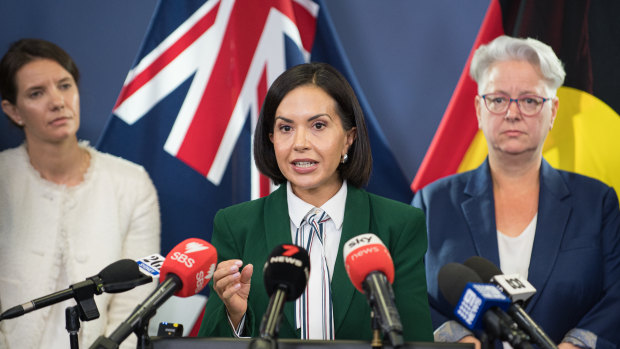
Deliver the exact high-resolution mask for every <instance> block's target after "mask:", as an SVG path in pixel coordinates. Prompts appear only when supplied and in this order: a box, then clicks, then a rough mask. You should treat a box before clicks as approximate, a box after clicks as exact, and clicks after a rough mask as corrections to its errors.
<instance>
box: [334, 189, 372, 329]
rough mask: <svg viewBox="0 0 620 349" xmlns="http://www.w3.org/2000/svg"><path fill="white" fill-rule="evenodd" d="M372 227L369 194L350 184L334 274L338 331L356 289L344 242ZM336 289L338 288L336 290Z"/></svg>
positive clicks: (335, 322) (335, 311)
mask: <svg viewBox="0 0 620 349" xmlns="http://www.w3.org/2000/svg"><path fill="white" fill-rule="evenodd" d="M369 229H370V205H369V202H368V195H367V194H366V193H364V192H363V191H362V190H360V189H357V188H355V187H354V186H351V185H349V186H348V187H347V201H346V204H345V213H344V222H343V224H342V235H341V236H340V244H339V246H338V257H336V265H335V267H334V274H333V276H332V283H331V286H332V304H333V306H334V331H335V333H338V330H339V329H340V326H342V324H343V323H344V317H345V314H346V313H347V310H348V309H349V307H350V306H351V301H352V300H353V295H354V294H355V292H356V290H355V287H354V286H353V284H352V283H351V280H349V275H348V274H347V271H346V270H345V267H344V257H343V255H342V251H343V247H344V243H345V242H347V241H348V240H349V239H351V238H353V237H355V236H357V235H360V234H365V233H368V232H369ZM334 290H337V291H336V292H334Z"/></svg>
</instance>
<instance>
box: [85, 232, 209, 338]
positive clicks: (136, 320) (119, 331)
mask: <svg viewBox="0 0 620 349" xmlns="http://www.w3.org/2000/svg"><path fill="white" fill-rule="evenodd" d="M216 263H217V252H216V251H215V247H213V245H211V244H210V243H208V242H206V241H204V240H201V239H196V238H190V239H187V240H185V241H183V242H181V243H180V244H178V245H176V246H175V247H174V248H173V249H172V250H171V251H170V253H168V255H167V256H166V259H165V260H164V263H163V264H162V266H161V269H160V271H159V272H160V277H159V282H160V284H159V286H157V289H155V291H153V293H151V295H150V296H148V298H147V299H146V300H145V301H144V302H142V304H140V305H138V306H137V307H136V309H134V311H133V313H132V314H131V315H130V316H129V317H128V318H127V319H126V320H125V321H123V322H122V323H121V324H120V325H119V326H118V327H117V328H116V329H115V330H114V332H112V333H111V334H110V336H109V337H108V338H106V337H104V336H100V337H99V338H98V339H97V340H96V341H95V342H94V343H93V344H92V345H91V346H90V348H106V349H107V348H118V345H119V344H120V343H121V342H122V341H123V340H125V339H126V338H127V337H128V336H129V335H130V334H131V333H132V332H133V331H136V330H138V331H142V330H144V331H146V327H147V326H148V320H149V319H150V318H151V317H153V315H155V313H156V311H157V308H159V307H160V306H161V305H162V304H163V303H164V302H165V301H166V300H168V298H170V297H171V296H172V295H173V294H174V295H176V296H179V297H189V296H192V295H194V294H196V293H198V292H200V291H201V290H202V289H203V288H204V287H205V286H206V285H207V283H208V282H209V280H210V279H211V277H212V276H213V272H214V271H215V264H216ZM139 337H140V336H139Z"/></svg>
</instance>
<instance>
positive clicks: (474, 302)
mask: <svg viewBox="0 0 620 349" xmlns="http://www.w3.org/2000/svg"><path fill="white" fill-rule="evenodd" d="M437 279H438V283H439V289H440V291H441V293H442V294H443V296H444V298H446V300H447V301H448V302H449V303H450V304H451V305H452V306H453V307H454V315H455V316H456V318H457V319H458V320H459V322H460V323H462V324H463V325H464V326H465V327H467V328H469V329H470V330H472V331H481V330H482V331H484V332H485V333H486V334H488V335H490V336H492V337H493V338H497V339H500V340H502V341H506V342H508V343H510V345H512V346H513V348H517V349H531V348H532V346H531V344H530V343H529V340H530V338H529V336H528V335H526V334H525V333H523V331H521V330H520V329H519V328H518V326H517V324H515V323H514V321H512V319H511V318H510V316H508V314H506V313H505V312H504V310H506V309H508V307H509V306H510V300H509V299H508V297H506V296H505V295H504V294H503V293H501V291H500V290H499V289H498V288H497V287H495V286H493V285H490V284H484V283H482V280H481V279H480V277H479V276H478V274H476V272H474V271H473V270H471V269H470V268H469V267H466V266H464V265H462V264H458V263H448V264H446V265H444V266H443V267H441V269H440V270H439V275H438V278H437Z"/></svg>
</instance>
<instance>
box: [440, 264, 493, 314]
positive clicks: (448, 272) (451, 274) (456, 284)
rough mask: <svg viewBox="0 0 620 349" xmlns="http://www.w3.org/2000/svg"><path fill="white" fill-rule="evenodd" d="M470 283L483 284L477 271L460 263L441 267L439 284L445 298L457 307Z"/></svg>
mask: <svg viewBox="0 0 620 349" xmlns="http://www.w3.org/2000/svg"><path fill="white" fill-rule="evenodd" d="M470 282H477V283H482V280H481V279H480V277H479V276H478V274H476V272H475V271H473V270H471V269H470V268H469V267H466V266H464V265H463V264H459V263H448V264H446V265H444V266H443V267H441V269H440V270H439V274H438V275H437V283H438V285H439V290H440V291H441V294H442V295H443V297H444V298H445V299H446V300H447V301H448V303H450V305H452V306H453V307H455V306H456V305H457V304H458V303H459V300H460V299H461V295H462V294H463V290H465V287H466V286H467V284H468V283H470Z"/></svg>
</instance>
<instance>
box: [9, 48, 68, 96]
mask: <svg viewBox="0 0 620 349" xmlns="http://www.w3.org/2000/svg"><path fill="white" fill-rule="evenodd" d="M36 59H51V60H53V61H55V62H56V63H58V64H60V66H61V67H63V68H65V70H66V71H68V72H69V74H71V76H73V80H75V83H76V84H77V83H78V81H79V80H80V72H79V70H78V68H77V65H76V64H75V62H74V61H73V59H72V58H71V56H69V54H68V53H67V52H65V50H63V49H61V48H60V47H58V46H57V45H56V44H53V43H51V42H49V41H45V40H41V39H21V40H19V41H16V42H14V43H13V44H11V46H10V47H9V50H8V51H7V52H6V53H5V54H4V57H2V60H1V61H0V96H1V97H2V99H4V100H7V101H9V102H10V103H11V104H15V102H16V100H17V84H16V81H15V75H16V74H17V72H18V71H19V70H20V69H21V68H22V67H23V66H24V65H26V64H28V63H30V62H32V61H34V60H36Z"/></svg>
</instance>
